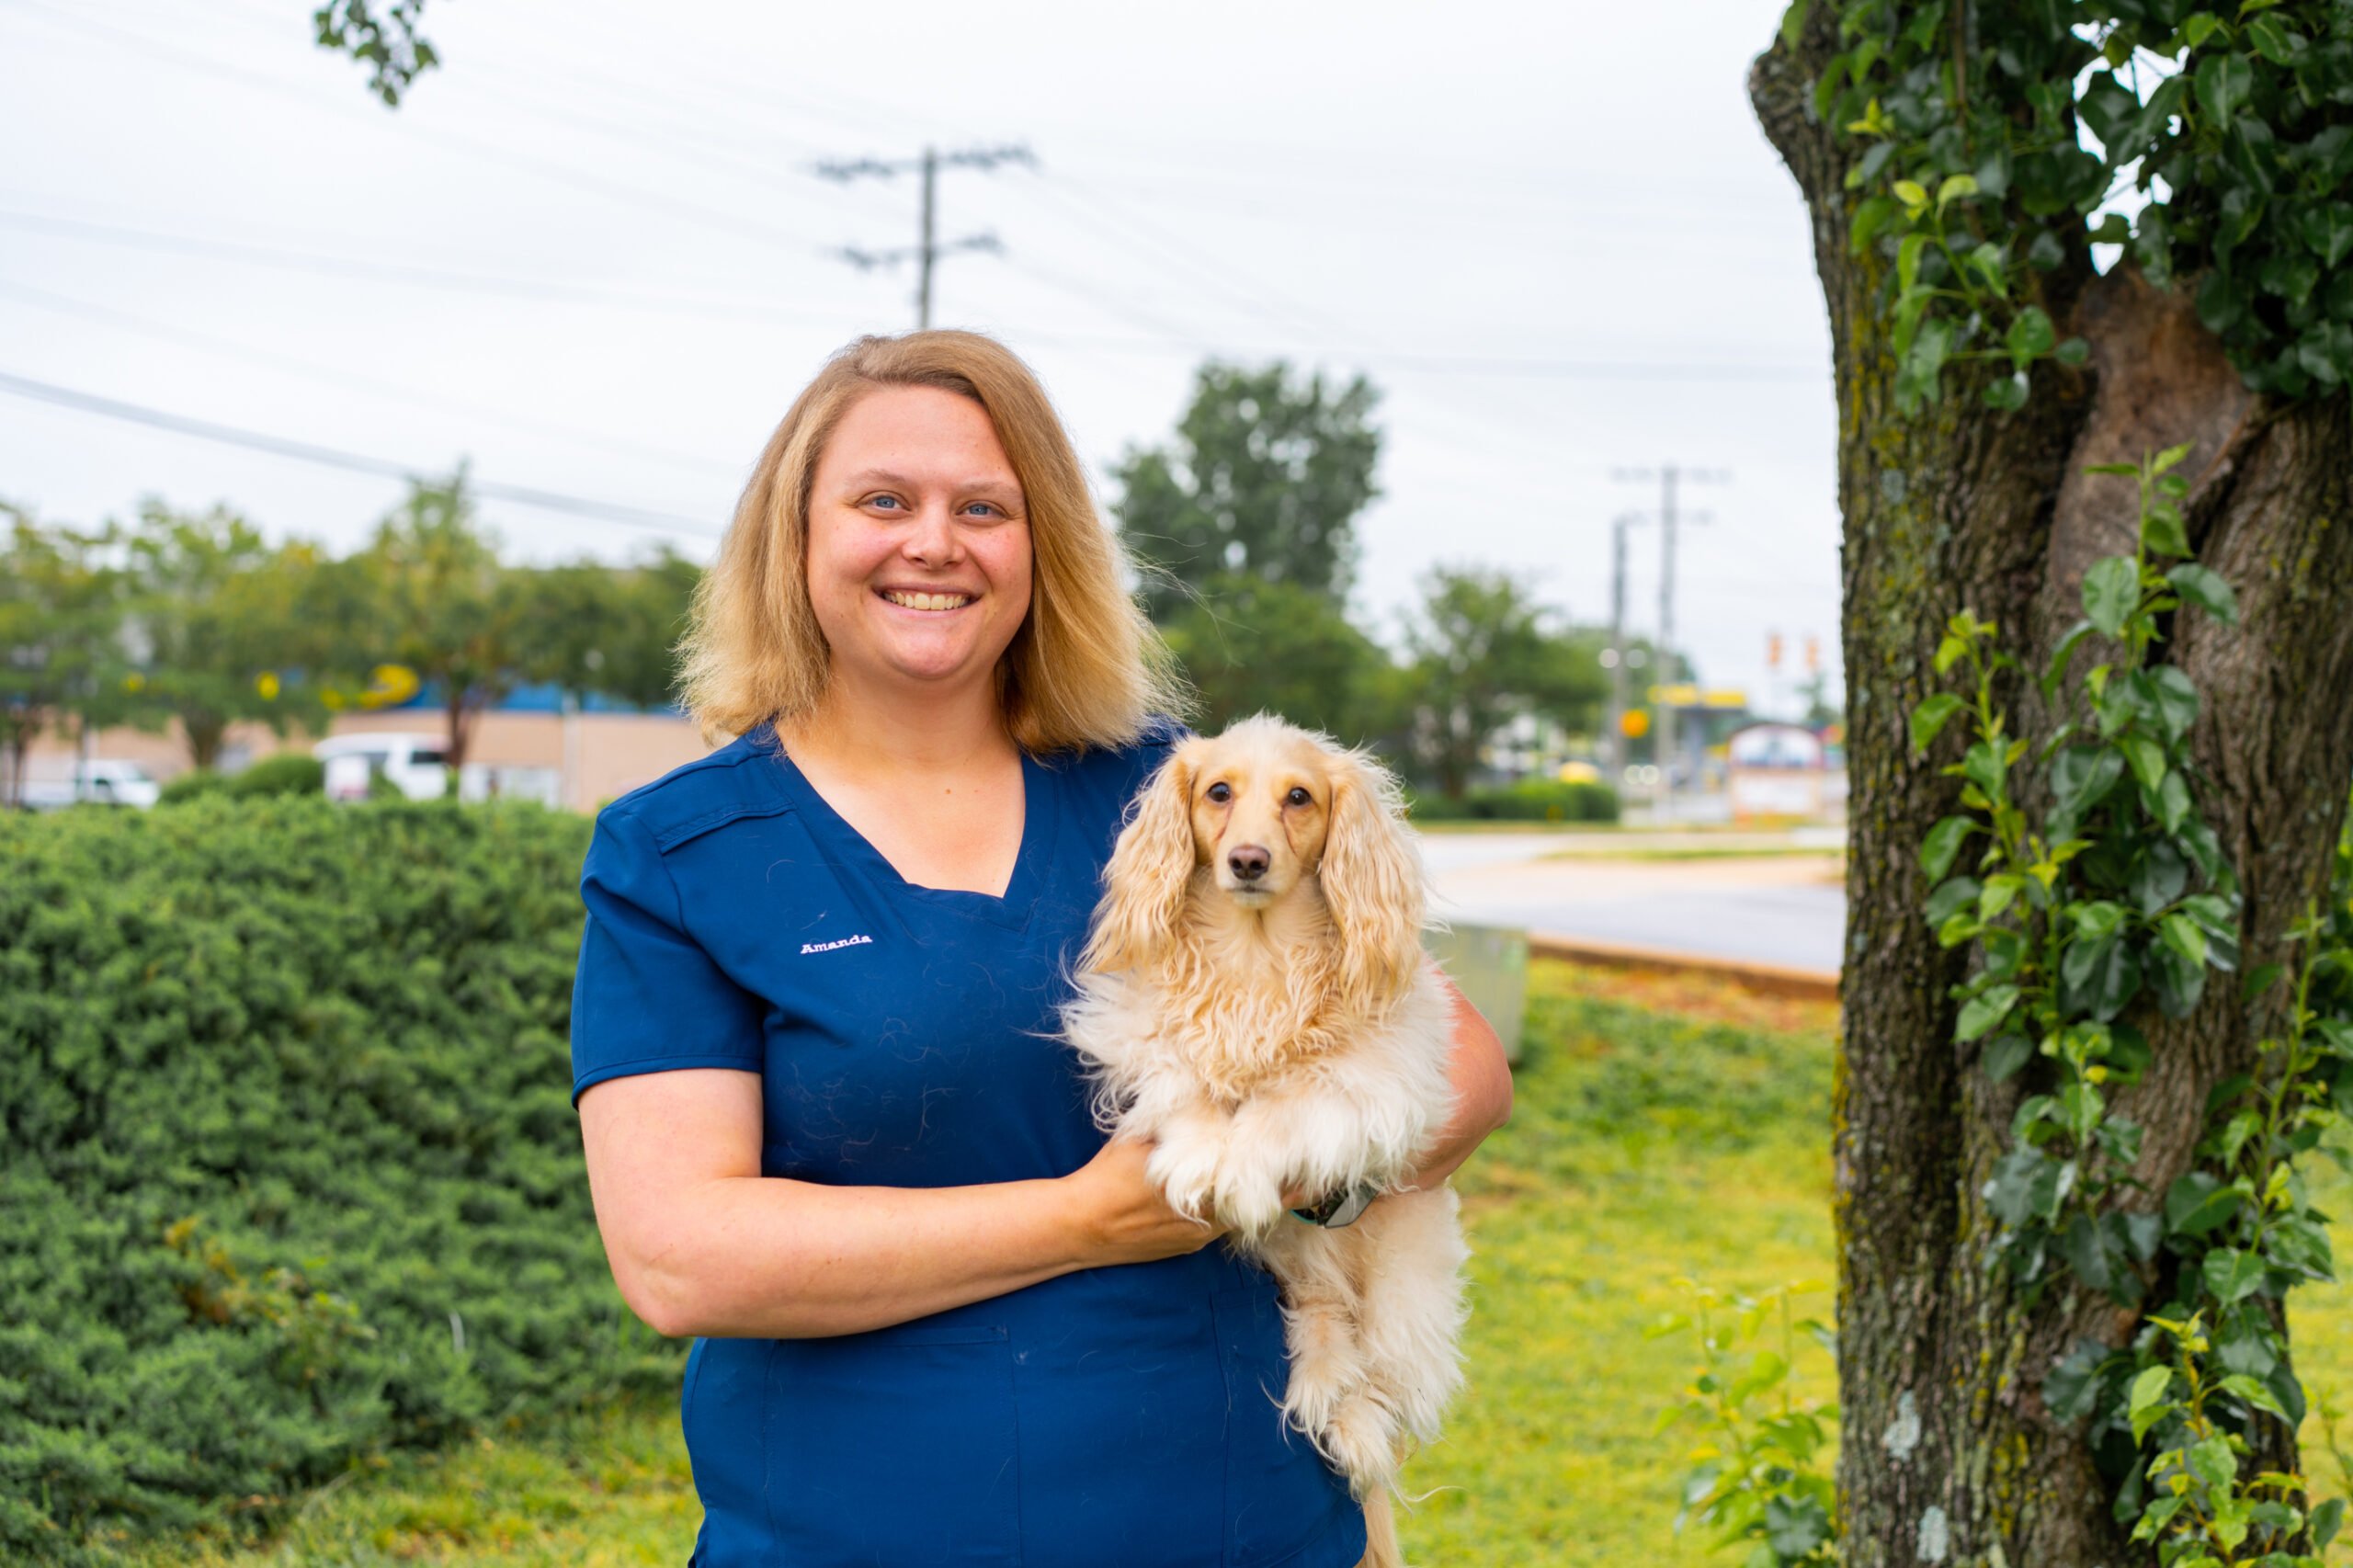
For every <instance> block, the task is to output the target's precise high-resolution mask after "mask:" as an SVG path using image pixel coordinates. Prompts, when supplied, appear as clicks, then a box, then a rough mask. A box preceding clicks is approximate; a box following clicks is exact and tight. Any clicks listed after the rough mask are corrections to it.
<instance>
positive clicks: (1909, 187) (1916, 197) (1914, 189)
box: [1894, 179, 1928, 210]
mask: <svg viewBox="0 0 2353 1568" xmlns="http://www.w3.org/2000/svg"><path fill="white" fill-rule="evenodd" d="M1894 188H1895V199H1897V200H1898V201H1901V202H1902V203H1904V206H1906V207H1909V208H1913V209H1915V210H1918V209H1921V208H1925V207H1927V205H1928V191H1927V187H1925V186H1923V185H1922V184H1921V183H1920V182H1919V181H1918V180H1912V179H1900V180H1897V181H1896V182H1895V187H1894Z"/></svg>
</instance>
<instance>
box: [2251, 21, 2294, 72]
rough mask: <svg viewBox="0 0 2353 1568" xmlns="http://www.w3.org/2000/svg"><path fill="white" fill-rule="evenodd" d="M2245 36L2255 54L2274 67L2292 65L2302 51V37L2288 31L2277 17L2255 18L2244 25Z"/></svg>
mask: <svg viewBox="0 0 2353 1568" xmlns="http://www.w3.org/2000/svg"><path fill="white" fill-rule="evenodd" d="M2246 36H2247V37H2248V39H2250V40H2253V42H2254V44H2255V48H2256V53H2258V54H2260V55H2262V56H2263V58H2264V59H2266V60H2268V61H2269V62H2271V63H2272V64H2274V65H2293V64H2294V63H2295V62H2296V56H2298V55H2299V54H2302V52H2303V50H2304V39H2303V35H2302V34H2301V33H2294V32H2290V31H2289V30H2288V26H2287V24H2286V23H2284V22H2282V21H2281V20H2280V19H2279V17H2256V19H2255V20H2253V21H2252V22H2249V23H2248V24H2247V25H2246Z"/></svg>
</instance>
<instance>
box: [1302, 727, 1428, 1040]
mask: <svg viewBox="0 0 2353 1568" xmlns="http://www.w3.org/2000/svg"><path fill="white" fill-rule="evenodd" d="M1331 777H1332V817H1331V824H1330V826H1329V827H1328V828H1326V829H1325V831H1324V864H1323V869H1322V874H1321V880H1322V881H1323V884H1324V903H1325V904H1326V905H1327V906H1328V907H1329V908H1330V909H1331V911H1332V924H1333V925H1334V926H1336V928H1337V929H1338V931H1339V935H1340V984H1341V988H1342V991H1343V993H1344V994H1345V995H1346V996H1347V1001H1348V1002H1349V1004H1350V1005H1351V1006H1354V1007H1356V1008H1358V1009H1359V1010H1361V1011H1364V1012H1368V1013H1380V1012H1382V1011H1385V1010H1386V1009H1387V1008H1388V1006H1389V1005H1390V1004H1391V1003H1392V1002H1394V1001H1395V1000H1396V999H1397V998H1398V997H1399V996H1401V995H1403V994H1404V992H1405V989H1406V987H1407V986H1408V985H1410V984H1411V983H1413V979H1414V976H1415V974H1416V973H1418V972H1419V971H1420V969H1421V963H1422V907H1423V892H1422V864H1421V858H1420V857H1419V856H1418V855H1416V854H1415V851H1414V846H1413V842H1412V841H1411V840H1410V839H1408V838H1407V837H1406V835H1405V824H1404V815H1403V812H1401V810H1400V808H1399V803H1398V800H1397V784H1396V780H1395V779H1393V778H1391V777H1390V775H1389V772H1388V770H1387V769H1386V768H1384V767H1381V765H1380V764H1379V763H1376V762H1374V761H1372V760H1371V759H1370V758H1369V757H1367V756H1364V755H1363V754H1362V753H1359V752H1346V753H1340V754H1337V755H1336V756H1333V758H1332V760H1331Z"/></svg>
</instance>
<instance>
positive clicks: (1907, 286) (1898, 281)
mask: <svg viewBox="0 0 2353 1568" xmlns="http://www.w3.org/2000/svg"><path fill="white" fill-rule="evenodd" d="M1931 237H1932V236H1930V234H1929V233H1927V230H1925V229H1924V230H1921V231H1920V232H1919V233H1911V234H1906V235H1904V243H1903V244H1899V245H1897V246H1896V247H1895V291H1896V292H1897V293H1899V294H1909V293H1910V292H1912V289H1913V286H1914V285H1915V284H1916V283H1918V282H1919V281H1920V253H1921V252H1922V251H1924V250H1927V248H1928V241H1929V239H1930V238H1931Z"/></svg>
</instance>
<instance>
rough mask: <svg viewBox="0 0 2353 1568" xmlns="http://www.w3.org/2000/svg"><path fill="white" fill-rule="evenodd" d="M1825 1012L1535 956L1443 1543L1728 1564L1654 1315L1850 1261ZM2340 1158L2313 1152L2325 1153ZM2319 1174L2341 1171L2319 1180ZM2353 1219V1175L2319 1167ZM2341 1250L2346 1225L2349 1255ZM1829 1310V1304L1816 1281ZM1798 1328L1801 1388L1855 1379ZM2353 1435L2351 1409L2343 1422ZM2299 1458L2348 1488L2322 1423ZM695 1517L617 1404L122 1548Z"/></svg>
mask: <svg viewBox="0 0 2353 1568" xmlns="http://www.w3.org/2000/svg"><path fill="white" fill-rule="evenodd" d="M1835 1017H1836V1014H1835V1011H1834V1009H1833V1007H1832V1006H1831V1005H1829V1004H1822V1003H1796V1002H1788V1001H1766V1000H1762V999H1758V998H1754V997H1750V996H1747V995H1746V994H1744V993H1741V992H1739V991H1737V990H1736V989H1733V988H1732V987H1730V986H1728V985H1722V984H1719V983H1710V982H1704V981H1695V980H1690V979H1658V978H1646V977H1641V976H1629V975H1625V974H1617V973H1611V972H1608V971H1594V970H1579V969H1573V968H1570V967H1569V966H1566V965H1562V964H1556V963H1549V962H1543V961H1540V962H1538V963H1537V964H1535V965H1534V966H1532V967H1531V995H1530V999H1529V1023H1528V1040H1529V1051H1528V1053H1527V1057H1526V1060H1525V1061H1524V1062H1522V1063H1521V1066H1520V1069H1519V1078H1518V1108H1517V1110H1516V1112H1515V1115H1514V1118H1513V1121H1512V1125H1511V1126H1510V1127H1508V1128H1506V1130H1505V1131H1503V1132H1501V1133H1499V1134H1498V1135H1497V1136H1496V1137H1495V1139H1493V1140H1491V1141H1490V1142H1489V1143H1488V1144H1487V1145H1486V1147H1485V1148H1484V1149H1483V1150H1482V1151H1481V1153H1480V1154H1479V1156H1478V1158H1477V1159H1475V1160H1474V1161H1473V1162H1472V1164H1471V1165H1470V1166H1468V1167H1466V1168H1465V1170H1464V1172H1463V1173H1462V1175H1461V1176H1460V1177H1459V1178H1458V1183H1457V1185H1458V1186H1459V1187H1461V1189H1462V1192H1463V1196H1464V1204H1465V1214H1466V1217H1467V1218H1468V1221H1469V1223H1470V1229H1471V1239H1472V1247H1473V1249H1474V1254H1475V1256H1474V1257H1473V1259H1472V1292H1473V1295H1472V1302H1473V1311H1472V1322H1471V1329H1470V1336H1469V1342H1468V1348H1469V1354H1470V1384H1469V1389H1468V1392H1466V1393H1465V1395H1464V1397H1463V1399H1462V1400H1461V1403H1459V1404H1458V1405H1457V1407H1456V1409H1455V1412H1454V1414H1453V1415H1452V1417H1451V1419H1450V1421H1449V1430H1448V1434H1447V1437H1446V1438H1445V1440H1444V1441H1443V1442H1441V1443H1439V1444H1438V1445H1437V1446H1435V1447H1434V1448H1432V1449H1429V1450H1427V1452H1425V1453H1423V1454H1422V1455H1421V1456H1419V1457H1418V1458H1417V1459H1416V1460H1415V1463H1414V1465H1413V1466H1412V1468H1411V1470H1410V1471H1409V1472H1408V1482H1409V1485H1410V1486H1411V1487H1412V1489H1413V1490H1414V1491H1415V1492H1416V1493H1418V1494H1427V1495H1425V1496H1424V1497H1423V1500H1422V1501H1421V1502H1420V1503H1419V1504H1418V1505H1417V1506H1416V1507H1415V1509H1414V1511H1413V1512H1412V1513H1411V1514H1410V1515H1409V1516H1407V1517H1405V1518H1404V1532H1403V1533H1404V1542H1405V1547H1406V1551H1407V1553H1408V1556H1409V1557H1410V1558H1412V1559H1413V1560H1414V1561H1416V1562H1425V1563H1506V1562H1508V1563H1511V1564H1513V1565H1514V1568H1519V1565H1522V1564H1526V1565H1529V1568H1535V1565H1547V1564H1558V1565H1571V1564H1575V1565H1591V1568H1601V1565H1604V1564H1608V1565H1609V1568H1620V1565H1622V1564H1627V1563H1643V1564H1667V1565H1680V1564H1698V1563H1705V1562H1719V1563H1722V1564H1724V1568H1733V1564H1734V1563H1735V1562H1737V1561H1738V1559H1737V1556H1736V1555H1735V1554H1732V1553H1718V1552H1714V1551H1711V1550H1710V1547H1709V1543H1708V1542H1707V1541H1706V1540H1704V1539H1701V1538H1696V1537H1690V1536H1686V1537H1683V1538H1677V1536H1676V1535H1675V1533H1674V1531H1673V1529H1672V1528H1671V1525H1672V1520H1673V1518H1674V1516H1675V1511H1676V1506H1677V1484H1678V1482H1679V1479H1680V1477H1681V1474H1682V1471H1683V1470H1684V1468H1685V1464H1684V1454H1683V1448H1684V1446H1685V1445H1686V1443H1688V1438H1685V1437H1678V1436H1677V1434H1675V1433H1670V1434H1668V1435H1667V1436H1665V1437H1654V1436H1653V1426H1654V1419H1655V1417H1656V1415H1657V1413H1658V1411H1659V1410H1660V1409H1661V1408H1662V1407H1664V1406H1665V1404H1666V1403H1668V1402H1669V1401H1670V1400H1671V1399H1672V1397H1673V1396H1674V1394H1675V1393H1676V1392H1677V1389H1678V1388H1679V1387H1680V1386H1681V1385H1682V1384H1683V1383H1684V1382H1685V1381H1687V1380H1688V1377H1689V1376H1690V1374H1691V1372H1692V1370H1693V1368H1694V1364H1695V1363H1694V1350H1693V1346H1692V1345H1691V1342H1690V1340H1689V1338H1688V1335H1670V1336H1666V1337H1662V1338H1656V1339H1654V1338H1650V1337H1647V1336H1646V1335H1645V1334H1644V1332H1643V1331H1644V1329H1645V1328H1647V1327H1648V1326H1649V1325H1650V1324H1654V1323H1655V1322H1656V1321H1657V1320H1658V1319H1659V1317H1661V1316H1662V1315H1663V1314H1665V1313H1667V1312H1674V1311H1677V1310H1680V1309H1682V1308H1684V1307H1685V1306H1687V1305H1688V1295H1687V1292H1686V1290H1685V1289H1684V1287H1683V1286H1682V1285H1680V1284H1679V1283H1678V1281H1679V1280H1681V1279H1683V1278H1703V1279H1705V1280H1707V1281H1709V1282H1710V1283H1712V1284H1715V1285H1718V1286H1722V1287H1724V1288H1727V1289H1739V1290H1759V1289H1763V1288H1765V1287H1768V1286H1771V1285H1775V1284H1779V1283H1781V1282H1784V1281H1792V1280H1813V1281H1818V1282H1821V1283H1822V1284H1824V1286H1825V1287H1826V1286H1827V1285H1828V1283H1829V1281H1830V1280H1831V1279H1832V1278H1834V1272H1835V1268H1834V1261H1833V1256H1832V1238H1831V1227H1830V1204H1829V1199H1830V1180H1831V1173H1830V1157H1829V1147H1828V1142H1829V1119H1830V1118H1829V1096H1830V1074H1831V1060H1832V1052H1833V1037H1834V1034H1835ZM2315 1164H2319V1162H2315ZM2322 1172H2325V1176H2323V1175H2322ZM2314 1180H2315V1181H2316V1182H2322V1181H2325V1183H2326V1184H2327V1185H2328V1186H2329V1187H2330V1188H2331V1192H2332V1195H2333V1196H2334V1198H2335V1199H2336V1201H2335V1202H2334V1204H2333V1206H2332V1211H2334V1212H2337V1213H2340V1214H2342V1213H2347V1212H2349V1211H2353V1202H2348V1201H2347V1199H2353V1183H2348V1182H2347V1178H2346V1177H2344V1176H2340V1175H2339V1174H2338V1173H2337V1172H2336V1170H2335V1169H2334V1167H2330V1166H2326V1165H2323V1166H2322V1170H2321V1172H2315V1173H2314ZM2339 1245H2340V1248H2343V1247H2345V1246H2346V1245H2347V1240H2346V1239H2345V1238H2340V1241H2339ZM1810 1304H1811V1306H1812V1307H1813V1311H1814V1312H1815V1313H1816V1314H1817V1315H1819V1316H1822V1317H1824V1318H1827V1317H1828V1316H1829V1315H1830V1312H1831V1298H1830V1296H1829V1294H1828V1292H1827V1290H1826V1289H1825V1290H1824V1293H1822V1294H1821V1295H1819V1296H1816V1297H1813V1298H1811V1299H1810ZM2293 1328H2294V1342H2295V1344H2296V1345H2297V1346H2298V1348H2299V1356H2298V1359H2299V1363H2300V1365H2301V1366H2302V1369H2303V1372H2304V1376H2305V1378H2306V1380H2307V1382H2308V1384H2309V1385H2310V1386H2311V1387H2312V1388H2313V1391H2314V1394H2315V1400H2314V1403H2315V1405H2316V1406H2317V1404H2318V1403H2319V1398H2318V1396H2319V1395H2320V1394H2322V1393H2327V1392H2333V1393H2335V1394H2336V1397H2337V1398H2338V1399H2339V1400H2340V1401H2343V1402H2345V1403H2353V1295H2348V1293H2347V1289H2346V1288H2344V1287H2314V1288H2311V1289H2308V1290H2303V1291H2300V1292H2299V1293H2298V1299H2297V1301H2296V1311H2295V1316H2294V1325H2293ZM1834 1383H1835V1378H1834V1374H1833V1372H1832V1369H1831V1368H1830V1365H1829V1360H1828V1358H1827V1357H1826V1356H1825V1355H1824V1354H1822V1353H1820V1352H1818V1351H1816V1350H1814V1349H1813V1347H1812V1346H1810V1345H1809V1346H1805V1347H1804V1349H1803V1350H1802V1353H1801V1355H1800V1357H1799V1362H1798V1374H1797V1378H1796V1385H1797V1388H1798V1391H1799V1392H1800V1393H1801V1394H1802V1395H1804V1396H1809V1397H1822V1398H1828V1397H1831V1396H1832V1395H1833V1393H1834V1392H1835V1389H1834ZM2345 1435H2346V1436H2347V1437H2348V1438H2353V1429H2348V1431H2347V1433H2346V1434H2345ZM2304 1440H2305V1444H2306V1466H2307V1469H2308V1470H2309V1471H2311V1473H2312V1474H2313V1479H2314V1480H2315V1482H2316V1483H2320V1486H2321V1488H2322V1490H2324V1491H2326V1492H2332V1493H2333V1492H2336V1491H2337V1490H2339V1487H2338V1484H2337V1483H2338V1476H2337V1473H2336V1466H2335V1464H2334V1462H2333V1461H2332V1460H2330V1459H2329V1457H2328V1454H2327V1451H2326V1449H2325V1445H2324V1443H2323V1442H2322V1439H2321V1434H2320V1431H2319V1427H2318V1423H2317V1419H2315V1421H2313V1422H2312V1423H2308V1424H2307V1426H2306V1429H2305V1433H2304ZM698 1519H699V1509H698V1507H697V1506H696V1504H695V1501H694V1495H693V1489H692V1484H691V1481H690V1478H689V1475H688V1469H687V1463H686V1456H685V1451H684V1449H683V1448H682V1447H681V1446H680V1443H679V1438H678V1433H677V1419H676V1407H675V1404H674V1403H670V1402H667V1401H664V1402H660V1403H623V1404H616V1405H613V1406H610V1407H608V1408H606V1409H602V1410H599V1411H595V1412H585V1413H580V1414H576V1415H570V1416H566V1417H563V1418H561V1419H556V1420H551V1421H542V1422H539V1423H535V1424H529V1425H525V1426H517V1427H513V1428H510V1429H507V1430H505V1431H502V1432H500V1433H498V1434H496V1435H494V1436H492V1437H485V1438H480V1439H477V1440H476V1441H474V1442H472V1443H470V1444H465V1445H460V1447H458V1448H455V1449H449V1450H447V1451H445V1452H443V1453H440V1454H436V1455H425V1456H407V1457H401V1458H396V1459H394V1460H391V1461H389V1462H384V1463H381V1464H380V1465H377V1466H375V1467H371V1468H370V1469H369V1470H366V1471H358V1472H355V1473H354V1474H353V1475H352V1476H351V1477H349V1478H348V1479H347V1482H346V1483H338V1484H337V1485H335V1486H334V1487H332V1488H330V1489H328V1490H327V1491H326V1492H325V1493H324V1494H317V1495H314V1496H313V1497H312V1498H311V1499H310V1500H308V1501H307V1502H306V1503H304V1504H302V1505H301V1509H300V1513H299V1516H298V1517H296V1518H295V1519H294V1520H293V1521H292V1523H291V1524H290V1527H289V1528H287V1529H286V1530H285V1531H284V1532H283V1533H282V1534H281V1535H280V1536H279V1537H278V1539H277V1540H276V1541H275V1542H274V1543H273V1544H272V1545H271V1546H269V1547H267V1548H266V1549H263V1550H259V1551H221V1550H213V1549H206V1548H202V1547H200V1546H197V1545H191V1544H186V1543H183V1544H180V1545H177V1546H176V1547H175V1548H174V1549H172V1550H170V1551H155V1550H151V1551H147V1552H143V1553H140V1554H135V1555H132V1556H129V1557H125V1558H124V1559H122V1560H121V1561H122V1563H123V1564H124V1568H164V1565H165V1564H166V1563H169V1564H172V1565H174V1568H183V1565H184V1568H297V1565H300V1568H391V1565H393V1564H414V1563H464V1564H469V1565H472V1568H556V1565H558V1564H563V1565H567V1568H569V1565H585V1568H598V1565H605V1564H636V1563H662V1564H671V1565H676V1564H679V1563H683V1562H685V1560H686V1557H687V1553H688V1549H689V1547H690V1545H691V1543H692V1541H693V1539H694V1531H695V1527H696V1524H697V1521H698Z"/></svg>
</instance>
